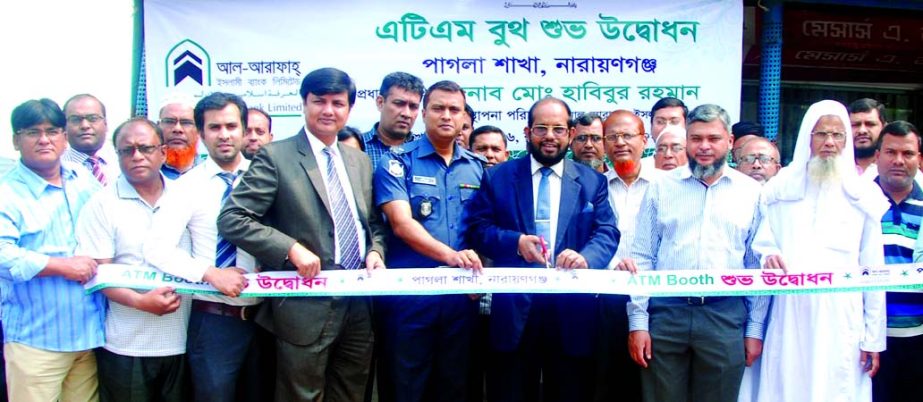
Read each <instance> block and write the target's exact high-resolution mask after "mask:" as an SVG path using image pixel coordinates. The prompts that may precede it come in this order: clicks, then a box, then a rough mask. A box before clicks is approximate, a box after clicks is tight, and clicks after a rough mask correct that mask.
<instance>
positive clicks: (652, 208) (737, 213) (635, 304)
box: [628, 166, 769, 339]
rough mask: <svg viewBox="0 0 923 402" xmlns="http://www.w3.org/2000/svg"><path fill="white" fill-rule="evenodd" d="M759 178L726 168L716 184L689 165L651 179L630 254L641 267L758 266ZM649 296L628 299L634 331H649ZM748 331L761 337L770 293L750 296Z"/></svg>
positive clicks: (749, 334) (630, 321) (726, 267)
mask: <svg viewBox="0 0 923 402" xmlns="http://www.w3.org/2000/svg"><path fill="white" fill-rule="evenodd" d="M759 199H760V184H759V183H758V182H756V181H755V180H753V179H751V178H750V177H748V176H746V175H744V174H743V173H740V172H738V171H736V170H733V169H729V168H724V170H723V174H722V176H721V177H720V178H719V179H718V180H717V181H716V182H715V183H714V184H712V185H710V186H708V185H705V184H704V183H703V182H701V181H699V180H698V179H696V178H695V177H693V176H692V172H691V171H690V170H689V167H688V166H683V167H680V168H677V172H676V174H668V175H667V174H665V175H662V176H661V177H660V179H658V180H655V181H653V182H652V183H651V184H650V185H649V186H648V188H647V192H646V193H645V194H644V199H643V200H642V201H641V209H640V212H639V213H638V220H637V223H636V227H635V238H634V243H633V244H632V249H631V257H632V258H633V259H634V260H635V263H636V264H637V266H638V270H642V271H643V270H660V271H663V270H677V269H698V270H709V269H734V268H759V259H758V258H756V256H755V255H754V254H753V251H752V250H751V248H750V245H751V243H752V241H753V238H754V237H755V236H756V229H757V224H758V223H759ZM648 302H649V297H646V296H643V297H642V296H632V297H631V302H629V303H628V322H629V323H628V325H629V330H631V331H637V330H642V331H647V330H648V319H649V315H648V312H647V306H648ZM745 304H746V305H747V310H748V311H749V318H748V319H747V324H746V329H745V336H746V337H748V338H756V339H763V324H764V322H765V318H766V312H767V311H768V307H769V298H768V297H758V296H754V297H746V298H745Z"/></svg>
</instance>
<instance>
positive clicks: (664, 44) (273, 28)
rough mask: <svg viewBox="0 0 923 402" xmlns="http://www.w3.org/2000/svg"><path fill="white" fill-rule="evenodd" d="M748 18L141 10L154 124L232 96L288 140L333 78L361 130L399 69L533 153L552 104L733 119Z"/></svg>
mask: <svg viewBox="0 0 923 402" xmlns="http://www.w3.org/2000/svg"><path fill="white" fill-rule="evenodd" d="M742 15H743V4H742V2H740V1H728V0H649V1H644V2H640V3H639V2H636V1H585V0H583V1H547V2H545V1H542V2H530V1H522V0H519V1H497V0H491V1H486V0H483V1H482V0H469V1H455V2H448V3H446V2H420V1H407V0H394V1H387V2H382V1H369V0H353V1H339V2H304V1H296V0H281V1H274V2H269V3H267V2H253V1H246V0H198V1H188V2H186V1H184V2H176V1H168V0H144V38H145V56H146V71H145V73H146V85H147V93H148V103H149V105H150V107H149V108H148V111H149V115H150V116H149V117H151V118H154V119H156V118H157V113H158V111H159V109H160V106H161V105H160V103H161V102H162V100H163V99H165V98H166V97H167V96H168V95H170V94H171V93H173V92H183V93H188V94H191V95H193V96H195V97H202V96H204V95H207V94H209V93H211V92H215V91H224V92H232V93H236V94H239V95H242V96H243V97H244V99H245V100H246V102H247V104H248V105H249V106H251V107H259V108H261V109H263V110H266V111H267V112H269V113H270V114H271V115H272V116H273V119H274V120H273V132H274V133H275V138H276V139H281V138H285V137H288V136H291V135H293V134H294V133H296V132H297V131H298V130H299V129H300V128H301V127H302V126H303V125H304V118H303V116H302V112H301V110H302V102H301V98H300V96H299V88H300V84H301V80H302V78H303V77H304V75H305V74H307V73H308V72H310V71H312V70H314V69H316V68H320V67H336V68H339V69H342V70H344V71H346V72H347V73H349V74H350V76H352V77H353V79H354V80H355V82H356V85H357V89H358V92H357V99H356V104H355V107H354V109H353V110H352V113H351V115H350V119H349V122H348V125H351V126H354V127H357V128H359V129H360V130H362V131H363V132H364V131H367V130H369V129H370V128H371V127H372V125H373V124H374V123H375V122H377V121H378V118H379V112H378V110H377V108H376V105H375V98H376V97H377V96H378V91H379V86H380V85H381V80H382V78H383V77H384V76H385V75H386V74H388V73H390V72H394V71H405V72H409V73H411V74H414V75H417V76H419V77H420V78H422V79H423V82H424V85H427V86H428V85H430V84H432V83H434V82H436V81H438V80H443V79H449V80H453V81H456V82H458V83H459V84H460V85H461V86H462V87H463V88H464V89H465V91H466V95H467V100H468V103H469V104H470V105H471V106H472V107H473V108H474V110H475V111H476V116H475V118H476V121H475V126H479V125H484V124H490V125H495V126H498V127H500V128H501V129H503V130H504V131H505V132H507V138H508V140H509V141H510V148H511V149H513V150H521V149H524V148H525V143H524V138H523V136H522V135H521V133H522V129H523V127H524V126H525V125H526V112H527V111H528V108H529V107H530V106H531V104H532V103H533V102H534V101H536V100H537V99H540V98H542V97H544V96H547V95H553V96H556V97H559V98H561V99H564V100H565V101H567V102H568V103H569V104H570V105H571V108H572V110H573V111H574V114H575V117H577V116H578V115H580V114H583V113H587V112H598V113H600V114H603V115H606V114H607V113H608V112H611V111H613V110H616V109H628V110H632V111H634V112H635V113H636V114H638V115H640V116H641V117H642V120H644V121H645V124H646V125H648V126H649V124H650V116H649V111H650V108H651V106H652V105H653V104H654V102H656V101H657V99H659V98H661V97H665V96H674V97H677V98H680V99H683V100H684V101H685V102H686V104H687V105H689V106H696V105H699V104H703V103H717V104H719V105H721V106H723V107H724V108H725V109H727V111H728V113H729V114H730V115H731V118H732V119H733V120H735V121H736V119H737V117H738V116H739V108H740V85H741V60H742V56H741V51H742V50H741V49H742V43H741V42H742V24H743V22H742V18H743V17H742ZM413 132H415V133H420V132H423V123H422V119H420V118H418V119H417V122H416V125H415V126H414V129H413Z"/></svg>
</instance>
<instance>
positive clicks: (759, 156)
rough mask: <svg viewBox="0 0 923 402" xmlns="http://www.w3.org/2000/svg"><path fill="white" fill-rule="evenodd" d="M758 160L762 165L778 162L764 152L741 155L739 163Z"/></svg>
mask: <svg viewBox="0 0 923 402" xmlns="http://www.w3.org/2000/svg"><path fill="white" fill-rule="evenodd" d="M834 138H836V137H834ZM756 161H760V164H761V165H768V164H770V163H776V158H773V157H771V156H769V155H764V154H750V155H744V156H742V157H740V162H739V163H748V164H753V163H754V162H756Z"/></svg>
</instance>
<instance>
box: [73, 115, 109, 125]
mask: <svg viewBox="0 0 923 402" xmlns="http://www.w3.org/2000/svg"><path fill="white" fill-rule="evenodd" d="M102 119H104V117H102V116H100V115H98V114H85V115H82V116H81V115H79V114H74V115H70V116H67V122H68V123H70V124H80V123H81V122H83V121H84V120H86V121H88V122H90V123H96V122H98V121H100V120H102Z"/></svg>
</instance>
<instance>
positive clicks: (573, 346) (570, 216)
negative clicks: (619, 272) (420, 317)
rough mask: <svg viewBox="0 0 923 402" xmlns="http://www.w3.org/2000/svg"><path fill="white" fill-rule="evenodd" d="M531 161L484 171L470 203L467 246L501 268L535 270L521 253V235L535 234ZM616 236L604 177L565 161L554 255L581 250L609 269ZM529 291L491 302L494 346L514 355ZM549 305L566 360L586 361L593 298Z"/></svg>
mask: <svg viewBox="0 0 923 402" xmlns="http://www.w3.org/2000/svg"><path fill="white" fill-rule="evenodd" d="M531 159H532V158H531V157H528V156H527V157H523V158H520V159H516V160H511V161H509V162H506V163H502V164H500V165H497V166H495V167H493V168H490V169H487V171H485V172H484V178H483V179H482V181H481V189H480V191H478V193H477V195H476V196H475V197H474V199H473V200H472V202H471V206H470V210H469V218H468V219H469V224H468V232H467V240H468V242H469V243H468V244H470V245H473V246H474V248H475V250H477V251H478V252H479V253H481V255H484V256H487V257H488V258H490V259H492V260H493V265H494V266H497V267H538V266H540V265H536V264H530V263H527V262H526V261H525V260H524V259H523V258H522V257H521V256H519V254H518V253H517V251H518V245H519V236H520V235H522V234H535V217H534V210H533V205H534V202H533V195H532V173H531V171H530V170H531V169H530V163H531V162H530V161H531ZM618 241H619V231H618V229H617V228H616V224H615V216H614V214H613V213H612V207H611V206H610V204H609V188H608V185H607V183H606V179H605V177H604V176H603V175H601V174H599V173H597V172H595V171H593V170H592V169H590V168H588V167H586V166H583V165H580V164H577V163H574V162H573V161H571V160H569V159H565V160H564V171H563V177H562V179H561V201H560V206H559V210H558V227H557V232H556V238H555V248H556V252H557V253H560V252H561V251H562V250H564V249H571V250H574V251H577V252H579V253H580V254H581V255H582V256H583V257H584V258H585V259H586V260H587V263H588V264H589V266H590V268H594V269H605V268H606V266H607V265H608V264H609V260H610V259H612V256H613V255H614V254H615V250H616V248H617V247H618ZM534 297H536V296H534V295H530V294H495V295H494V296H493V302H492V305H491V320H490V338H491V344H492V346H493V347H494V348H496V349H497V350H499V351H504V352H511V351H515V350H516V349H517V348H518V346H519V342H520V339H521V338H522V332H523V329H524V328H525V325H526V322H527V320H528V318H529V310H530V308H531V306H532V302H533V298H534ZM550 298H551V302H550V303H551V305H552V306H551V308H552V309H553V310H554V312H555V314H554V315H555V316H556V317H557V319H556V321H557V323H556V324H557V326H558V331H559V332H558V333H556V334H547V336H546V338H547V337H550V339H559V342H560V345H558V348H559V349H558V350H561V351H563V352H564V354H566V355H569V356H587V355H589V354H590V353H592V351H593V346H594V344H595V337H596V315H597V307H596V296H595V295H587V294H579V295H578V294H564V295H553V296H551V297H550Z"/></svg>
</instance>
